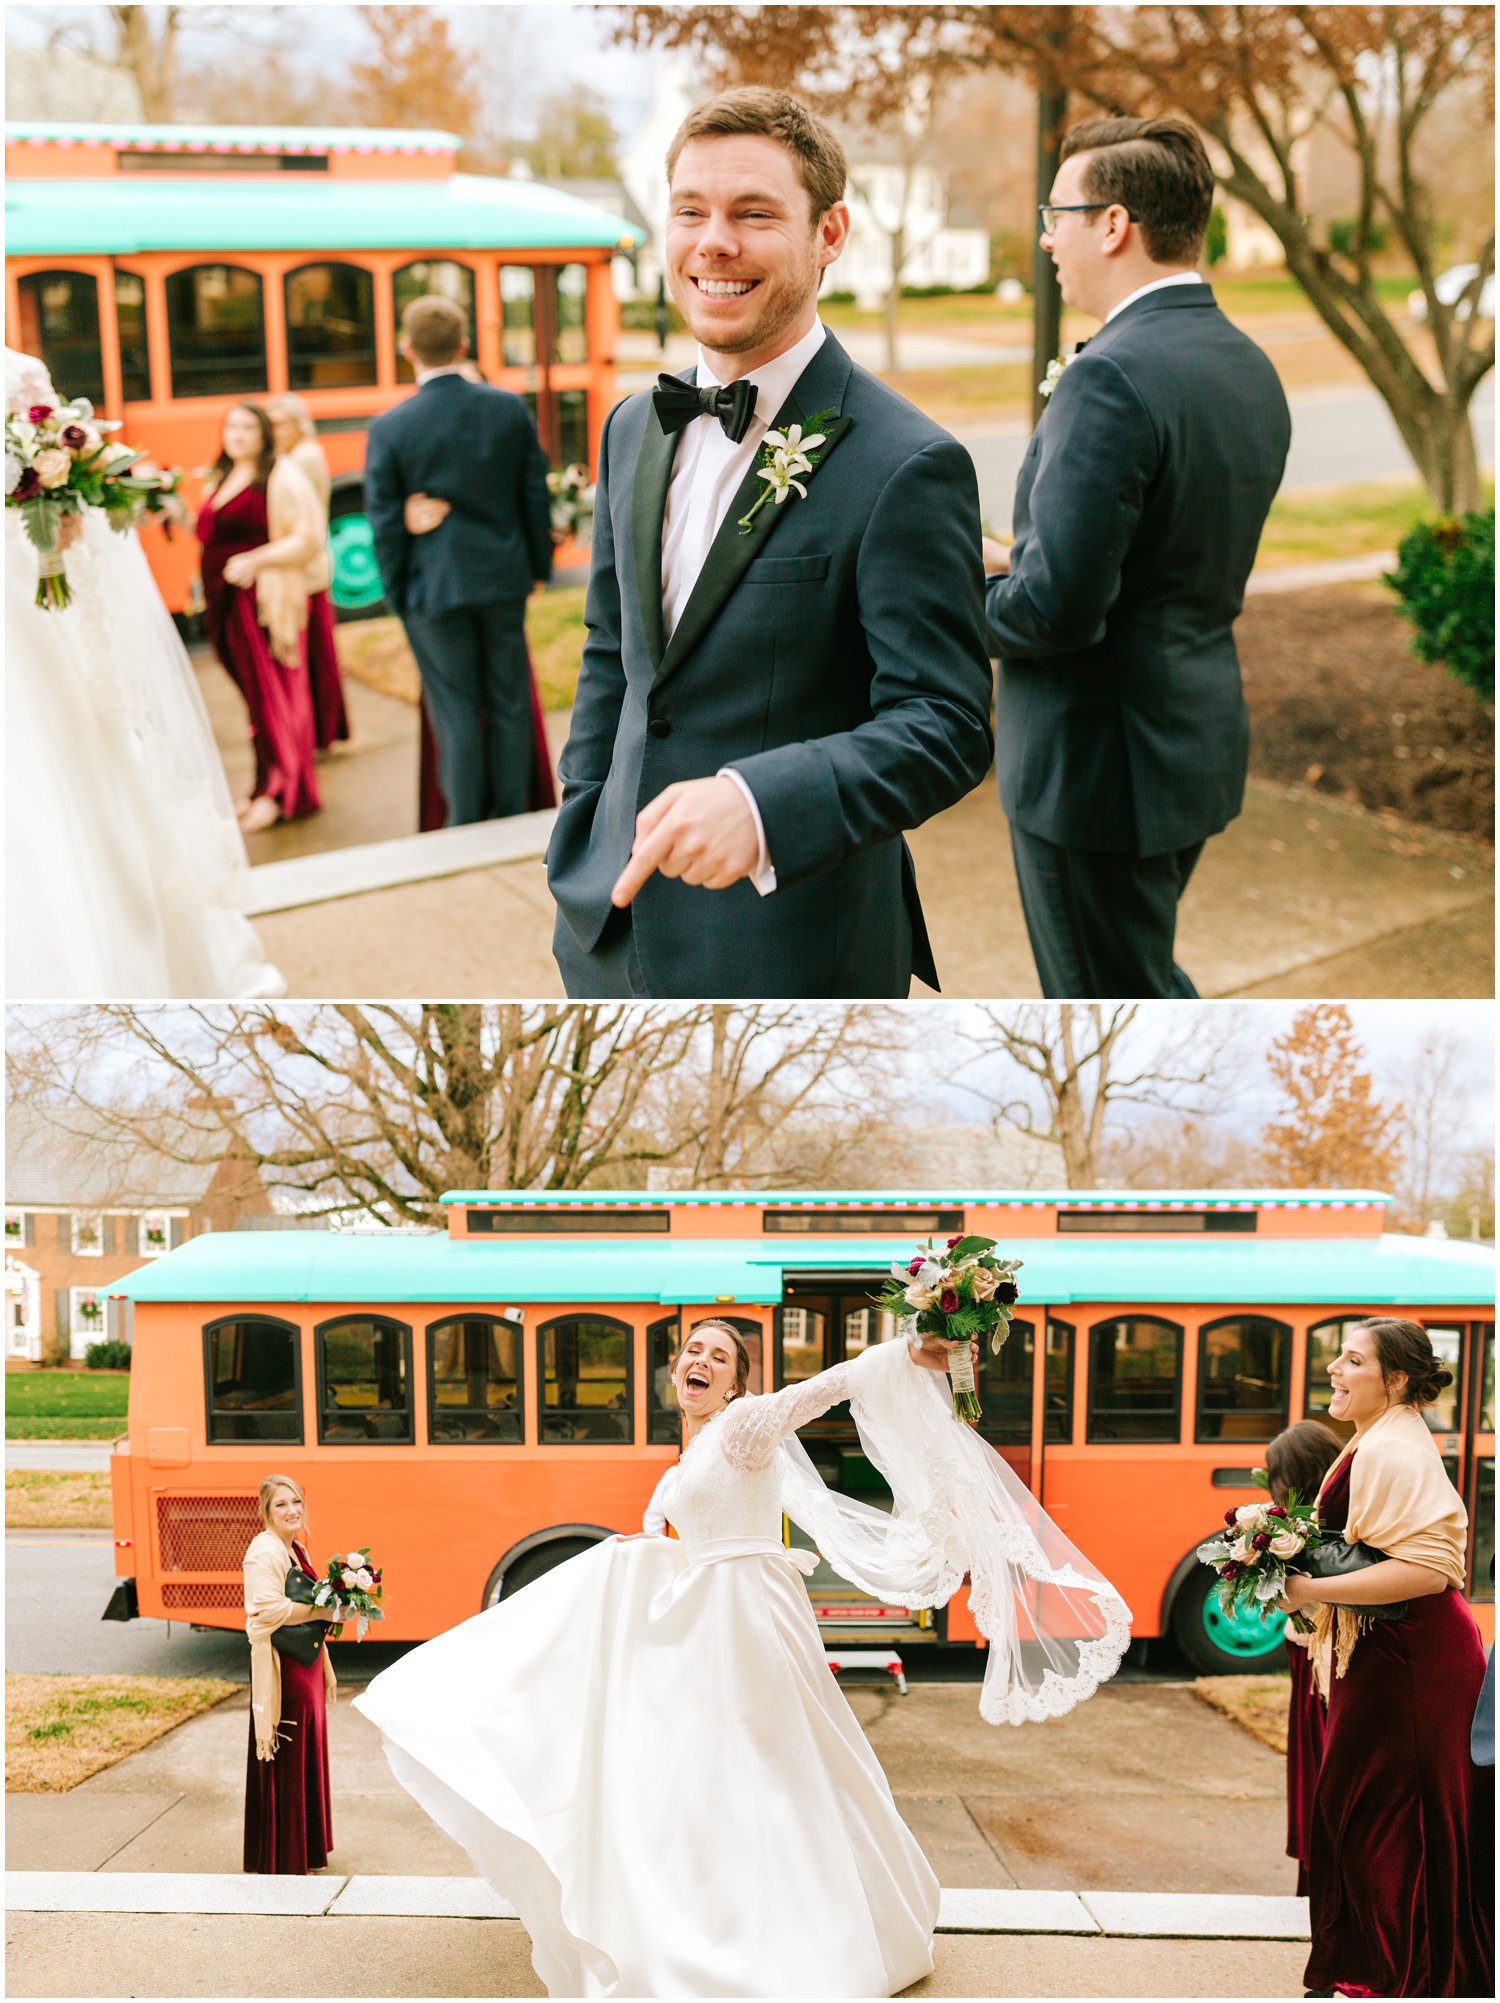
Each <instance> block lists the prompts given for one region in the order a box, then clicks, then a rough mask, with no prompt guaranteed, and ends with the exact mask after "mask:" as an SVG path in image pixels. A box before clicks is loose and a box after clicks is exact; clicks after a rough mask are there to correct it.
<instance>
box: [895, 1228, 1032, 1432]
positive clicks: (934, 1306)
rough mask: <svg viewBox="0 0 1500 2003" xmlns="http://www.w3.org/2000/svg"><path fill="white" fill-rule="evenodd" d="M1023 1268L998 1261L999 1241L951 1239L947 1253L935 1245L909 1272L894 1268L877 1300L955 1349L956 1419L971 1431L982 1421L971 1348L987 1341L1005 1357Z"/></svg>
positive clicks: (995, 1352)
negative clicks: (1017, 1283) (1012, 1313)
mask: <svg viewBox="0 0 1500 2003" xmlns="http://www.w3.org/2000/svg"><path fill="white" fill-rule="evenodd" d="M1020 1265H1021V1261H1020V1260H1019V1259H1000V1258H996V1256H995V1240H994V1239H993V1238H980V1237H957V1238H950V1239H949V1241H948V1243H947V1245H946V1247H944V1248H943V1249H942V1250H938V1249H937V1248H936V1247H935V1246H934V1245H933V1243H932V1240H931V1239H929V1240H928V1241H927V1243H926V1245H925V1246H924V1247H923V1248H922V1249H921V1250H920V1251H919V1252H917V1253H916V1254H915V1255H914V1256H913V1257H912V1258H911V1259H909V1260H908V1261H907V1263H906V1264H905V1265H904V1266H903V1265H894V1266H892V1267H891V1277H890V1278H889V1279H888V1280H887V1281H886V1282H885V1285H884V1286H883V1287H882V1288H881V1290H880V1292H879V1293H878V1294H874V1295H872V1296H871V1298H872V1300H873V1301H874V1303H875V1305H876V1306H877V1307H878V1308H880V1309H882V1310H883V1312H885V1313H886V1314H892V1315H895V1316H896V1317H897V1319H898V1320H900V1321H906V1322H912V1323H914V1324H915V1326H916V1331H917V1333H918V1335H922V1336H927V1337H931V1338H935V1339H936V1340H937V1341H939V1342H946V1343H949V1344H952V1345H954V1353H953V1361H952V1363H951V1364H950V1366H949V1376H950V1377H951V1379H952V1381H953V1413H954V1417H955V1418H958V1419H961V1420H962V1421H963V1422H964V1424H965V1425H969V1426H974V1425H977V1424H978V1423H979V1419H980V1416H981V1413H980V1405H979V1400H978V1398H977V1397H976V1396H975V1395H974V1388H973V1378H972V1374H971V1372H970V1369H969V1351H968V1346H969V1344H970V1343H971V1342H976V1341H977V1342H984V1341H985V1340H986V1339H987V1340H988V1342H989V1346H990V1353H991V1355H995V1356H998V1355H999V1353H1000V1351H1001V1349H1002V1348H1003V1347H1004V1344H1005V1340H1006V1337H1007V1336H1008V1335H1009V1334H1010V1318H1011V1309H1012V1307H1013V1306H1014V1305H1015V1303H1016V1301H1017V1300H1018V1299H1019V1298H1020V1290H1019V1288H1018V1287H1017V1286H1016V1278H1015V1276H1016V1273H1017V1271H1018V1270H1019V1268H1020Z"/></svg>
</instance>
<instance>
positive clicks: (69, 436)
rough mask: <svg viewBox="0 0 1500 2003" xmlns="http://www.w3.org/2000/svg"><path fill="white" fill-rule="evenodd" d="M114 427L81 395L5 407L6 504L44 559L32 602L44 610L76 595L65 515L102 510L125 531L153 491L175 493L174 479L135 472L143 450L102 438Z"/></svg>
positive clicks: (162, 507)
mask: <svg viewBox="0 0 1500 2003" xmlns="http://www.w3.org/2000/svg"><path fill="white" fill-rule="evenodd" d="M119 428H120V427H119V425H118V424H116V423H114V422H113V421H112V420H110V419H108V418H102V417H95V415H94V406H93V405H92V404H91V403H90V402H89V401H88V399H87V398H86V397H75V398H74V399H73V401H72V402H71V403H58V404H50V403H32V404H28V403H26V402H24V401H23V400H22V399H20V398H17V399H16V402H15V403H14V405H13V406H12V407H11V408H10V409H9V410H7V412H6V416H5V505H6V507H8V508H19V509H20V511H21V521H22V524H23V526H24V528H25V530H26V534H27V537H28V539H29V540H30V541H31V543H32V544H33V546H34V547H35V548H36V550H37V552H38V554H39V556H40V558H41V563H40V566H39V569H40V574H39V576H38V579H37V587H36V603H37V604H38V605H40V606H41V607H43V609H44V610H46V611H49V612H60V611H62V610H63V609H64V608H65V607H66V606H68V605H69V604H70V603H71V602H72V597H73V594H72V592H71V590H70V589H69V587H68V574H67V569H66V566H65V565H64V562H63V555H62V551H61V549H60V548H59V547H58V543H59V540H60V535H61V529H62V521H63V517H64V515H76V514H78V513H80V512H81V511H82V510H83V509H84V508H85V507H91V508H103V510H104V512H105V518H106V520H107V521H108V522H109V525H110V527H111V528H112V529H118V530H119V531H120V532H121V533H123V532H124V531H125V530H126V529H129V528H132V527H133V526H134V525H135V523H136V521H137V520H138V519H139V516H140V514H141V513H142V511H143V510H145V509H147V508H151V507H152V506H153V497H155V496H163V495H175V488H176V483H175V481H173V480H170V479H169V476H167V475H166V474H163V473H160V472H157V471H155V470H154V469H153V470H152V471H151V472H149V473H138V472H136V471H135V470H134V469H135V467H136V466H137V463H138V462H139V461H140V459H141V457H142V455H141V454H140V453H139V452H135V451H132V449H131V448H130V446H128V445H122V444H120V443H119V442H118V441H115V442H111V441H110V439H109V438H108V437H107V436H106V434H107V433H109V432H111V431H118V430H119ZM178 505H179V507H180V505H181V504H180V503H178ZM156 506H157V508H158V509H159V511H161V512H163V513H165V512H167V511H168V507H169V502H168V501H167V499H165V498H163V499H161V500H159V501H158V502H157V503H156Z"/></svg>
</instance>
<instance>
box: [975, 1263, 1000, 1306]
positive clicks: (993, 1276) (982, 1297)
mask: <svg viewBox="0 0 1500 2003" xmlns="http://www.w3.org/2000/svg"><path fill="white" fill-rule="evenodd" d="M970 1284H971V1285H972V1287H973V1289H974V1298H975V1300H976V1301H992V1300H993V1299H994V1298H995V1289H996V1287H998V1286H999V1284H1000V1275H999V1274H998V1273H992V1272H991V1271H990V1269H989V1267H988V1266H976V1267H975V1268H974V1271H973V1274H972V1276H971V1280H970Z"/></svg>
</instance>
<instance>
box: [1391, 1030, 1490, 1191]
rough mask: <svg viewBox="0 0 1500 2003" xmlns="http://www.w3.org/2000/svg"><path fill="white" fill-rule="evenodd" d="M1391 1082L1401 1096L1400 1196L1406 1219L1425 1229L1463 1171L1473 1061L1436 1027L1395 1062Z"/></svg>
mask: <svg viewBox="0 0 1500 2003" xmlns="http://www.w3.org/2000/svg"><path fill="white" fill-rule="evenodd" d="M1392 1082H1393V1083H1394V1085H1395V1087H1396V1089H1397V1091H1398V1092H1399V1093H1400V1095H1401V1108H1400V1110H1401V1119H1400V1140H1399V1144H1400V1150H1401V1156H1400V1159H1401V1174H1400V1179H1399V1184H1398V1190H1397V1194H1398V1199H1399V1202H1400V1206H1401V1210H1402V1212H1403V1213H1404V1216H1405V1219H1406V1221H1408V1222H1409V1223H1411V1224H1413V1225H1414V1226H1415V1227H1416V1228H1417V1229H1418V1230H1424V1229H1425V1228H1426V1226H1427V1225H1428V1224H1430V1223H1431V1222H1432V1221H1433V1220H1434V1218H1436V1217H1437V1216H1438V1213H1439V1211H1440V1210H1441V1208H1442V1207H1443V1202H1444V1199H1446V1198H1447V1197H1449V1196H1450V1195H1451V1194H1452V1191H1453V1187H1454V1184H1455V1182H1456V1181H1457V1180H1458V1179H1459V1177H1460V1175H1461V1170H1460V1167H1459V1164H1460V1160H1461V1159H1462V1158H1463V1155H1464V1150H1463V1145H1462V1144H1463V1140H1464V1128H1465V1126H1466V1124H1467V1123H1466V1121H1465V1119H1464V1113H1463V1108H1464V1099H1465V1095H1466V1092H1467V1090H1468V1088H1469V1086H1470V1085H1471V1083H1472V1079H1471V1076H1470V1066H1469V1063H1468V1061H1467V1058H1466V1055H1465V1052H1464V1050H1463V1047H1462V1045H1461V1044H1460V1043H1459V1041H1458V1039H1457V1038H1456V1037H1455V1036H1454V1035H1453V1034H1452V1033H1451V1031H1447V1030H1433V1031H1430V1032H1429V1033H1428V1035H1427V1036H1425V1037H1424V1038H1423V1040H1422V1042H1421V1043H1420V1045H1419V1046H1418V1047H1417V1049H1416V1050H1414V1051H1413V1052H1411V1053H1410V1055H1409V1056H1408V1057H1407V1058H1406V1059H1405V1061H1404V1062H1402V1063H1401V1064H1399V1065H1397V1066H1394V1067H1393V1071H1392Z"/></svg>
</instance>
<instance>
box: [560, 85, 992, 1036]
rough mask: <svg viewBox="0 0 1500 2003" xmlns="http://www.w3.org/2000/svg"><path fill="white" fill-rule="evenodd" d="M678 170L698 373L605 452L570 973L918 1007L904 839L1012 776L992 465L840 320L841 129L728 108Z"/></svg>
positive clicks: (682, 272) (579, 738) (723, 100)
mask: <svg viewBox="0 0 1500 2003" xmlns="http://www.w3.org/2000/svg"><path fill="white" fill-rule="evenodd" d="M667 174H668V181H669V185H670V199H669V208H668V224H667V236H666V265H667V280H668V283H669V285H670V286H671V290H672V296H673V299H674V300H675V301H676V303H677V306H678V308H679V310H680V311H681V313H682V316H683V318H684V319H685V320H686V322H687V325H688V327H689V329H690V331H691V332H692V333H693V334H694V335H695V336H696V337H697V340H698V344H699V345H698V363H697V367H696V369H694V370H690V371H688V372H687V373H686V374H685V375H684V376H683V377H681V378H679V377H673V376H663V377H661V378H660V382H659V386H658V388H657V389H656V390H655V391H654V392H652V393H649V394H642V395H638V396H634V397H630V398H628V399H627V400H626V401H625V402H624V403H622V404H620V405H618V406H617V407H616V408H615V409H614V410H613V411H612V412H611V413H610V416H609V419H608V421H607V423H606V425H605V428H604V435H603V438H602V440H601V442H600V448H599V479H598V490H597V499H596V509H595V515H594V531H593V550H592V565H591V572H590V578H589V591H588V601H587V605H586V607H585V612H584V618H585V621H586V624H587V627H588V638H587V641H586V643H585V646H584V650H583V666H582V671H581V673H580V676H579V683H578V695H577V700H576V703H575V706H574V710H573V725H572V734H571V736H570V737H569V739H568V744H567V748H566V749H565V751H564V752H563V756H562V759H561V762H560V766H559V771H560V775H561V778H562V782H563V798H562V805H561V807H560V809H559V811H558V817H557V825H556V828H555V830H554V832H553V837H552V842H551V846H550V848H549V849H548V853H547V876H548V882H549V884H550V886H551V889H552V893H553V896H554V898H555V899H556V902H557V912H558V915H557V927H556V933H555V937H554V941H553V950H554V953H555V954H556V957H557V962H558V965H559V968H560V969H561V971H562V975H563V979H564V983H565V985H566V987H567V991H568V993H569V995H571V996H574V997H578V998H615V997H618V998H625V997H631V996H641V997H645V996H653V997H662V998H667V999H675V998H684V999H692V998H699V997H704V996H725V997H753V996H761V997H771V998H783V997H785V998H803V997H846V996H847V997H890V998H896V999H904V998H905V996H906V995H907V993H908V990H909V986H910V982H911V978H912V976H913V974H915V975H916V976H917V977H918V978H919V979H921V980H923V981H925V982H926V983H927V984H928V985H929V986H930V987H934V988H935V987H936V986H937V973H936V969H935V968H934V966H933V961H932V953H931V949H930V947H929V945H928V940H927V932H926V927H925V924H924V922H923V918H922V907H921V904H920V901H919V899H918V896H917V888H916V879H915V875H914V873H913V869H912V863H911V857H910V855H909V853H908V851H907V848H906V844H905V842H904V841H903V839H902V834H903V831H904V830H906V829H908V828H914V827H917V826H919V825H920V824H921V823H922V822H923V821H925V820H927V819H928V818H929V816H931V815H933V814H936V813H938V812H940V811H941V810H942V809H943V808H945V807H949V806H951V805H953V803H954V802H955V801H957V800H959V799H961V798H962V797H963V796H964V794H966V793H968V792H969V791H971V790H972V788H973V787H974V786H975V785H977V784H978V782H979V781H980V779H982V778H983V776H984V773H985V771H986V770H987V768H988V765H989V757H990V748H991V739H990V730H989V664H988V658H987V655H986V646H985V631H984V607H983V576H982V566H981V564H980V561H979V554H978V552H979V496H978V490H977V486H976V482H975V475H974V468H973V464H972V462H971V461H970V459H969V456H968V454H967V453H966V452H965V451H964V449H963V447H962V446H960V445H959V444H958V443H957V441H956V440H954V439H953V438H951V437H949V435H948V434H947V433H946V432H945V431H943V430H941V429H940V428H939V427H938V426H937V425H935V424H933V423H931V422H930V421H929V420H928V419H927V418H925V417H924V416H922V414H921V413H920V412H919V411H916V410H914V409H913V408H912V407H911V405H910V404H908V403H905V402H903V400H902V399H901V398H900V397H898V396H896V395H895V394H894V393H893V392H892V391H890V390H888V389H887V388H885V386H884V385H883V384H882V383H880V382H879V381H877V380H876V378H875V377H873V376H871V375H869V374H867V373H866V372H865V371H864V370H863V369H860V368H857V367H856V366H855V365H854V363H853V362H851V361H850V359H849V357H848V356H847V355H846V354H845V353H844V351H843V349H842V348H841V347H840V346H839V344H838V342H837V341H835V340H834V338H833V336H832V335H831V334H829V333H828V332H827V331H826V329H825V328H824V327H823V325H822V323H821V322H820V320H819V319H818V315H817V293H818V285H819V282H820V280H821V277H822V273H823V271H824V270H825V268H826V267H827V266H828V265H830V264H832V263H833V262H834V260H835V259H836V258H837V257H838V255H839V253H840V252H841V251H842V249H843V247H844V243H845V241H846V239H847V237H848V233H849V212H848V209H847V208H846V207H845V205H844V202H843V193H844V184H845V163H844V154H843V149H842V148H841V147H840V145H839V142H838V140H837V139H836V138H835V136H834V134H833V133H832V131H831V130H830V129H829V128H828V126H826V125H825V124H824V123H823V122H822V120H821V119H818V118H816V117H815V116H814V115H813V114H812V113H811V112H809V111H808V110H807V109H806V107H805V106H803V105H801V104H799V103H798V101H797V100H796V99H795V98H793V97H789V96H787V95H786V93H785V92H783V91H776V90H766V89H758V88H754V89H743V90H733V91H727V92H725V93H724V94H723V95H721V96H719V97H716V98H713V99H711V100H710V101H709V102H708V103H706V104H702V105H699V106H698V107H697V109H696V110H694V111H693V112H691V113H690V114H689V115H688V117H687V119H686V120H685V121H684V122H683V125H682V127H681V129H680V130H679V132H678V133H677V135H676V137H675V139H674V140H673V142H672V146H671V149H670V151H669V152H668V155H667ZM763 474H769V475H770V476H771V477H770V478H763V477H762V475H763Z"/></svg>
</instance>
